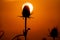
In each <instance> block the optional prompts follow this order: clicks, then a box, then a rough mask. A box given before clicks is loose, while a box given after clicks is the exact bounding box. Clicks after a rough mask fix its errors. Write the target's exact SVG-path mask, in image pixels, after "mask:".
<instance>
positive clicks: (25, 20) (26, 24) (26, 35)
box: [25, 17, 27, 40]
mask: <svg viewBox="0 0 60 40" xmlns="http://www.w3.org/2000/svg"><path fill="white" fill-rule="evenodd" d="M26 25H27V18H26V17H25V32H26V28H27V27H26ZM26 36H27V35H25V40H26Z"/></svg>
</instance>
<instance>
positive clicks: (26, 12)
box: [12, 5, 30, 40]
mask: <svg viewBox="0 0 60 40" xmlns="http://www.w3.org/2000/svg"><path fill="white" fill-rule="evenodd" d="M20 17H23V18H24V19H25V26H24V30H23V34H22V35H17V36H15V37H14V38H13V39H15V38H16V37H17V38H18V37H19V36H24V38H25V40H26V37H27V34H28V31H29V30H30V28H27V18H29V17H30V9H29V7H28V6H27V5H26V6H24V8H23V11H22V16H20ZM13 39H12V40H13ZM17 40H18V39H17Z"/></svg>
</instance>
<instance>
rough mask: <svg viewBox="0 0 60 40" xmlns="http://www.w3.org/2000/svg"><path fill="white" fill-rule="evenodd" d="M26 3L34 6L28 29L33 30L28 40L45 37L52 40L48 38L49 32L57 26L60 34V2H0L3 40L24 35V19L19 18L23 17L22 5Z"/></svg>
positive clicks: (29, 33) (49, 0) (45, 0)
mask: <svg viewBox="0 0 60 40" xmlns="http://www.w3.org/2000/svg"><path fill="white" fill-rule="evenodd" d="M26 2H30V3H31V4H32V5H33V12H32V15H31V17H33V18H29V19H28V22H27V23H28V24H27V27H29V28H31V30H30V31H29V32H28V36H27V40H42V38H43V37H46V38H47V39H48V40H52V38H51V37H48V34H49V30H51V29H52V28H53V27H55V26H57V28H58V30H59V33H60V0H0V30H3V31H4V32H5V33H4V36H3V37H2V38H1V40H11V39H12V38H13V37H14V36H15V35H16V34H22V31H23V29H24V19H23V18H20V17H18V16H21V15H22V5H23V4H24V3H26ZM58 39H59V40H60V38H57V39H56V40H58Z"/></svg>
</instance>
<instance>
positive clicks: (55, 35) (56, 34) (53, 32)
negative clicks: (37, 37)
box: [50, 27, 58, 40]
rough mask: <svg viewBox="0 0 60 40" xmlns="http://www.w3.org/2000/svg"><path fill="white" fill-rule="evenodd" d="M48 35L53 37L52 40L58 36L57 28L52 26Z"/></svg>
mask: <svg viewBox="0 0 60 40" xmlns="http://www.w3.org/2000/svg"><path fill="white" fill-rule="evenodd" d="M50 37H52V38H53V40H55V38H57V37H58V29H57V28H56V27H54V28H53V29H52V30H51V32H50Z"/></svg>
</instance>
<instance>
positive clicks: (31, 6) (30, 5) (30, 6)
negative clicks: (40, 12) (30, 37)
mask: <svg viewBox="0 0 60 40" xmlns="http://www.w3.org/2000/svg"><path fill="white" fill-rule="evenodd" d="M26 5H27V6H28V7H29V8H30V13H32V11H33V5H32V4H31V3H29V2H27V3H24V4H23V6H22V9H23V8H24V6H26Z"/></svg>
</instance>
